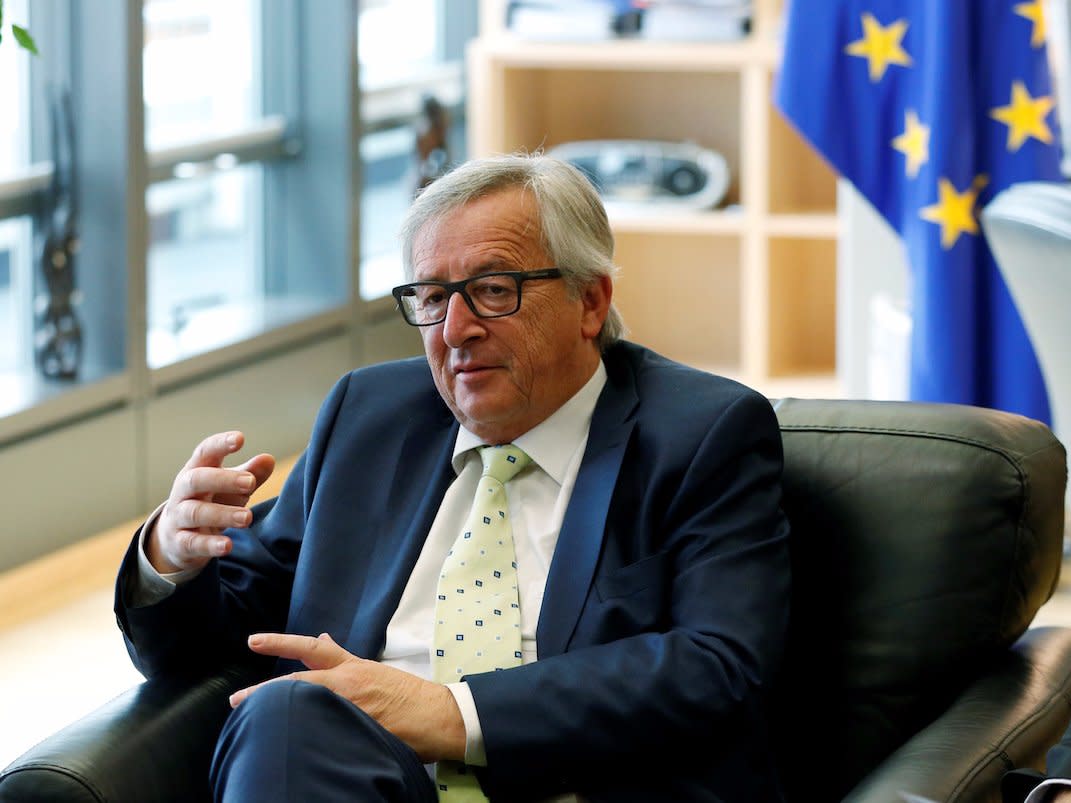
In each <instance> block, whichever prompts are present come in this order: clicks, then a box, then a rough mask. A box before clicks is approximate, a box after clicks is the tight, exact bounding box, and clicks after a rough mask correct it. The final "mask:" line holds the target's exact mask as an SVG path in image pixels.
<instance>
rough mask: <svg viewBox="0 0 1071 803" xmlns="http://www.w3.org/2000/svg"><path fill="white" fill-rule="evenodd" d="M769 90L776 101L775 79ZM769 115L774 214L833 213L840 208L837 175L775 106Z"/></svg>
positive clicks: (770, 179) (770, 183)
mask: <svg viewBox="0 0 1071 803" xmlns="http://www.w3.org/2000/svg"><path fill="white" fill-rule="evenodd" d="M769 86H770V90H769V94H768V95H767V97H769V98H770V99H771V101H772V98H773V81H772V79H771V81H770V83H769ZM769 115H770V123H769V135H770V143H769V154H770V161H769V173H768V176H769V177H768V182H769V185H768V186H769V198H770V212H771V214H779V213H789V214H791V213H800V212H805V213H832V212H833V211H834V210H835V209H836V208H837V177H836V173H835V172H834V171H833V169H832V168H831V167H830V166H829V164H828V163H827V162H826V161H825V160H824V159H823V158H822V157H821V156H819V155H818V153H817V152H816V151H815V150H814V148H812V147H811V146H810V144H809V143H807V142H806V141H805V140H804V139H803V138H802V137H801V136H800V135H799V133H797V131H796V129H795V128H793V127H792V125H791V124H790V123H789V122H788V121H787V120H786V119H785V117H784V116H783V115H782V114H781V112H780V110H779V109H777V108H776V107H775V106H773V104H772V102H771V103H770V108H769Z"/></svg>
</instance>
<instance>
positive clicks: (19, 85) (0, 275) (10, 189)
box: [0, 0, 34, 416]
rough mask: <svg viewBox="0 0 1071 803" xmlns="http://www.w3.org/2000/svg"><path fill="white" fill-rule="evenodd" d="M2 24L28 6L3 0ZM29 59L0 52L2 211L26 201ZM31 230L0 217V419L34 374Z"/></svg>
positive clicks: (8, 44)
mask: <svg viewBox="0 0 1071 803" xmlns="http://www.w3.org/2000/svg"><path fill="white" fill-rule="evenodd" d="M4 14H5V18H6V19H5V22H7V21H12V20H13V21H15V22H16V23H17V24H22V25H25V24H26V22H27V4H26V0H7V2H6V3H5V4H4ZM31 59H32V57H31V56H30V55H29V54H28V53H26V52H25V51H24V50H22V49H21V48H19V47H16V46H15V44H14V42H13V41H10V40H8V41H5V42H4V46H3V47H0V76H3V80H0V110H2V111H0V209H2V208H3V206H4V202H5V200H6V201H7V202H8V203H10V204H12V209H16V208H17V207H15V206H14V204H15V203H16V202H17V201H19V200H20V197H21V198H22V199H23V200H25V196H24V193H23V192H22V186H23V184H24V181H25V176H26V170H27V167H28V166H29V164H30V103H29V82H30V66H31ZM3 214H5V215H6V214H8V210H3ZM32 252H33V227H32V225H31V222H30V218H29V217H27V216H26V215H17V216H13V217H4V216H2V215H0V416H2V415H5V414H6V413H7V412H10V411H11V410H13V409H17V408H19V407H21V406H23V405H24V404H25V401H26V398H27V397H28V396H29V395H30V394H31V388H30V387H29V386H28V383H27V381H26V377H27V375H31V374H32V370H33V369H32V342H31V341H32V330H33V321H32V312H33V303H34V298H33V288H32V282H33V265H34V260H33V253H32Z"/></svg>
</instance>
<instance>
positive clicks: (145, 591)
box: [129, 503, 471, 698]
mask: <svg viewBox="0 0 1071 803" xmlns="http://www.w3.org/2000/svg"><path fill="white" fill-rule="evenodd" d="M165 504H166V503H165ZM163 509H164V506H163V505H160V506H159V507H158V508H156V510H154V511H153V512H152V514H151V515H150V516H149V518H148V519H146V521H145V524H144V525H142V528H141V535H140V536H139V537H138V573H137V576H136V577H135V579H134V582H133V583H132V584H131V587H130V589H129V594H130V605H131V607H133V608H145V607H147V606H149V605H155V604H156V603H158V602H163V601H164V600H165V599H167V598H168V597H170V596H171V595H172V594H174V593H175V589H176V588H177V587H178V586H180V585H182V584H183V583H188V582H189V581H190V580H192V579H193V578H195V577H196V576H197V575H198V574H200V573H201V570H200V569H183V570H182V571H178V572H168V573H166V574H160V572H158V571H156V569H154V568H153V565H152V564H151V563H150V562H149V557H148V555H146V554H145V539H146V537H147V536H148V534H149V533H150V532H152V528H153V527H155V526H156V520H157V519H158V518H159V517H160V512H161V511H162V510H163ZM469 696H470V698H471V695H469Z"/></svg>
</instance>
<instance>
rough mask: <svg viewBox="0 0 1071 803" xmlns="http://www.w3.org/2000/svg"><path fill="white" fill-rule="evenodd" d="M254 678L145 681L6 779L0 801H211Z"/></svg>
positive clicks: (21, 762) (24, 760)
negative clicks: (233, 724) (214, 774)
mask: <svg viewBox="0 0 1071 803" xmlns="http://www.w3.org/2000/svg"><path fill="white" fill-rule="evenodd" d="M251 681H252V677H251V676H250V675H249V674H248V672H247V671H244V670H242V669H238V668H229V669H226V670H224V671H222V672H220V673H219V674H217V675H214V676H211V677H207V678H189V677H161V678H155V679H153V680H149V681H146V682H145V683H142V684H140V685H139V686H136V687H134V688H132V689H130V690H128V691H126V692H124V693H123V694H121V695H120V696H119V697H117V698H115V699H114V700H112V701H111V702H110V703H107V704H105V705H103V706H101V707H100V708H98V709H97V710H96V711H94V712H92V713H90V714H88V715H86V716H85V717H83V718H82V719H80V720H78V721H76V722H74V723H73V724H71V725H69V726H67V727H66V728H64V729H63V730H61V731H59V732H57V733H55V734H53V735H52V736H50V737H48V738H47V739H45V740H44V741H43V742H41V743H40V744H38V745H37V746H35V747H33V748H31V749H30V750H28V751H27V752H26V753H24V754H23V755H22V756H20V757H19V758H18V759H16V760H15V761H14V762H12V763H11V764H10V765H9V766H8V767H6V768H5V769H4V770H3V772H0V801H7V800H12V801H14V800H17V801H25V802H26V803H31V802H32V801H48V800H66V801H94V803H105V801H107V802H108V803H115V802H116V801H134V800H137V801H142V802H143V803H165V801H173V802H174V803H178V801H187V802H189V801H200V800H210V799H211V794H210V792H209V789H208V767H209V764H210V762H211V759H212V753H213V750H214V749H215V744H216V737H217V736H218V735H219V731H220V729H221V728H222V726H223V722H224V720H225V719H226V718H227V714H228V713H229V712H230V706H229V705H228V703H227V698H228V697H229V696H230V694H231V693H232V692H234V691H236V690H237V689H240V688H242V687H243V686H245V685H248V683H250V682H251Z"/></svg>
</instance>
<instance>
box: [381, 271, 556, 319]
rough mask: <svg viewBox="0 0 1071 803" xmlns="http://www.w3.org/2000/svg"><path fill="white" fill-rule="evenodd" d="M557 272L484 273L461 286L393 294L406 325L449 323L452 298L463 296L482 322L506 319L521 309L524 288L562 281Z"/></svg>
mask: <svg viewBox="0 0 1071 803" xmlns="http://www.w3.org/2000/svg"><path fill="white" fill-rule="evenodd" d="M561 276H562V272H561V271H560V270H559V269H558V268H542V269H540V270H511V271H501V272H498V273H481V274H480V275H478V276H472V277H470V278H468V279H462V280H461V281H459V282H413V283H412V284H402V285H399V286H398V287H395V288H394V289H393V290H391V292H392V293H393V294H394V298H395V299H397V301H398V309H400V310H401V311H402V317H404V318H405V322H406V323H408V324H411V325H413V326H432V325H434V324H437V323H442V322H443V321H444V320H446V310H447V308H448V307H449V306H450V296H452V295H453V294H454V293H460V294H461V297H462V298H463V299H465V303H466V304H468V306H469V309H470V310H472V312H473V314H474V315H476V316H478V317H480V318H504V317H505V316H507V315H512V314H513V313H515V312H516V311H517V310H519V309H520V308H521V285H522V284H524V283H525V282H531V281H536V280H538V279H560V278H561Z"/></svg>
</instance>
